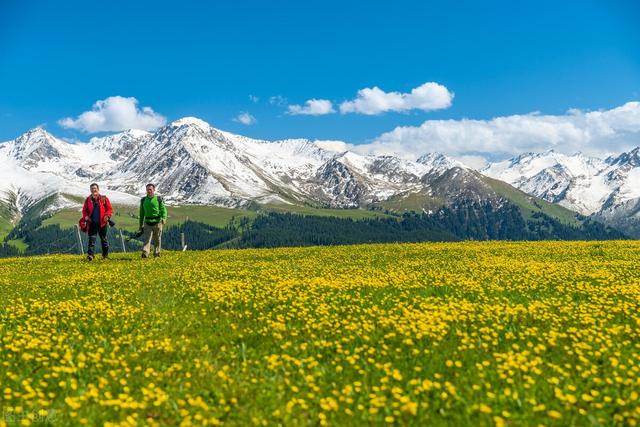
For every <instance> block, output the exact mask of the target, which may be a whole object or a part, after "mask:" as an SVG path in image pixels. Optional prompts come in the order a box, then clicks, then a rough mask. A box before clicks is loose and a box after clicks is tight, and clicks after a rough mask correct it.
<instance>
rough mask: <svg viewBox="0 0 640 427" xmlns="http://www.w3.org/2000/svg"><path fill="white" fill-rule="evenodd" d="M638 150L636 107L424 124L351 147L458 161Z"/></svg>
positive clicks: (637, 104)
mask: <svg viewBox="0 0 640 427" xmlns="http://www.w3.org/2000/svg"><path fill="white" fill-rule="evenodd" d="M639 144H640V102H628V103H626V104H624V105H622V106H620V107H617V108H613V109H610V110H604V111H582V110H576V109H572V110H569V111H568V112H567V113H566V114H563V115H543V114H540V113H537V112H534V113H530V114H524V115H512V116H503V117H496V118H493V119H491V120H471V119H462V120H427V121H425V122H424V123H422V125H420V126H401V127H397V128H395V129H393V130H392V131H390V132H387V133H384V134H382V135H380V136H379V137H377V138H376V139H375V140H374V141H373V142H371V143H369V144H365V145H358V146H356V147H357V149H358V151H360V152H366V153H370V154H395V155H399V156H401V157H405V158H414V159H415V158H416V157H418V156H420V155H421V154H424V153H428V152H433V151H437V152H441V153H445V154H448V155H451V156H457V157H458V158H460V159H463V158H464V157H465V156H474V157H475V160H474V161H475V162H476V163H478V162H479V159H478V157H483V158H489V159H493V160H495V159H503V158H505V157H509V156H513V155H517V154H521V153H523V152H527V151H533V152H540V151H546V150H549V149H554V150H556V151H559V152H564V153H567V154H573V153H575V152H578V151H580V152H583V153H585V154H587V155H593V156H600V157H602V156H607V155H610V154H613V153H619V152H621V151H627V150H629V149H632V148H633V147H636V146H638V145H639Z"/></svg>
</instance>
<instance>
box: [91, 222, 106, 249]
mask: <svg viewBox="0 0 640 427" xmlns="http://www.w3.org/2000/svg"><path fill="white" fill-rule="evenodd" d="M96 234H98V235H100V243H101V244H102V256H107V255H108V254H109V242H108V241H107V226H104V227H100V224H95V223H93V222H92V223H90V224H89V248H88V249H87V254H88V255H93V254H94V250H95V246H96V239H97V237H96Z"/></svg>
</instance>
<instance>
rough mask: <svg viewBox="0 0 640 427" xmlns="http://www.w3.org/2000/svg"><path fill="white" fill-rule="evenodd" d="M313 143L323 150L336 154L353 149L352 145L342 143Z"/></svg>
mask: <svg viewBox="0 0 640 427" xmlns="http://www.w3.org/2000/svg"><path fill="white" fill-rule="evenodd" d="M314 143H315V144H316V145H317V146H318V147H320V148H322V149H324V150H327V151H335V152H338V153H342V152H344V151H348V150H351V149H353V145H351V144H347V143H346V142H344V141H315V142H314Z"/></svg>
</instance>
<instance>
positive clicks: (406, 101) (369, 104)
mask: <svg viewBox="0 0 640 427" xmlns="http://www.w3.org/2000/svg"><path fill="white" fill-rule="evenodd" d="M453 96H454V94H453V93H452V92H450V91H449V90H448V89H447V88H446V87H445V86H443V85H441V84H438V83H434V82H429V83H424V84H423V85H420V86H418V87H416V88H414V89H412V90H411V92H410V93H400V92H385V91H383V90H382V89H380V88H379V87H377V86H375V87H372V88H365V89H360V90H359V91H358V96H357V97H356V98H355V99H354V100H353V101H345V102H343V103H342V104H340V112H341V113H343V114H345V113H360V114H367V115H375V114H382V113H385V112H387V111H409V110H423V111H431V110H441V109H443V108H449V107H450V106H451V102H452V101H453Z"/></svg>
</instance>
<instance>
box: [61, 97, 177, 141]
mask: <svg viewBox="0 0 640 427" xmlns="http://www.w3.org/2000/svg"><path fill="white" fill-rule="evenodd" d="M165 123H166V119H165V117H164V116H162V115H160V114H158V113H156V112H155V111H153V109H152V108H151V107H142V109H139V108H138V100H137V99H136V98H124V97H122V96H110V97H109V98H107V99H104V100H101V101H96V103H95V104H93V107H92V109H91V111H85V112H84V113H82V114H80V115H79V116H78V117H77V118H76V119H75V120H74V119H72V118H71V117H67V118H64V119H62V120H59V121H58V124H59V125H60V126H62V127H64V128H67V129H78V130H80V131H82V132H87V133H93V132H109V131H116V132H117V131H122V130H126V129H144V130H150V129H156V128H158V127H161V126H163V125H164V124H165Z"/></svg>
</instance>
